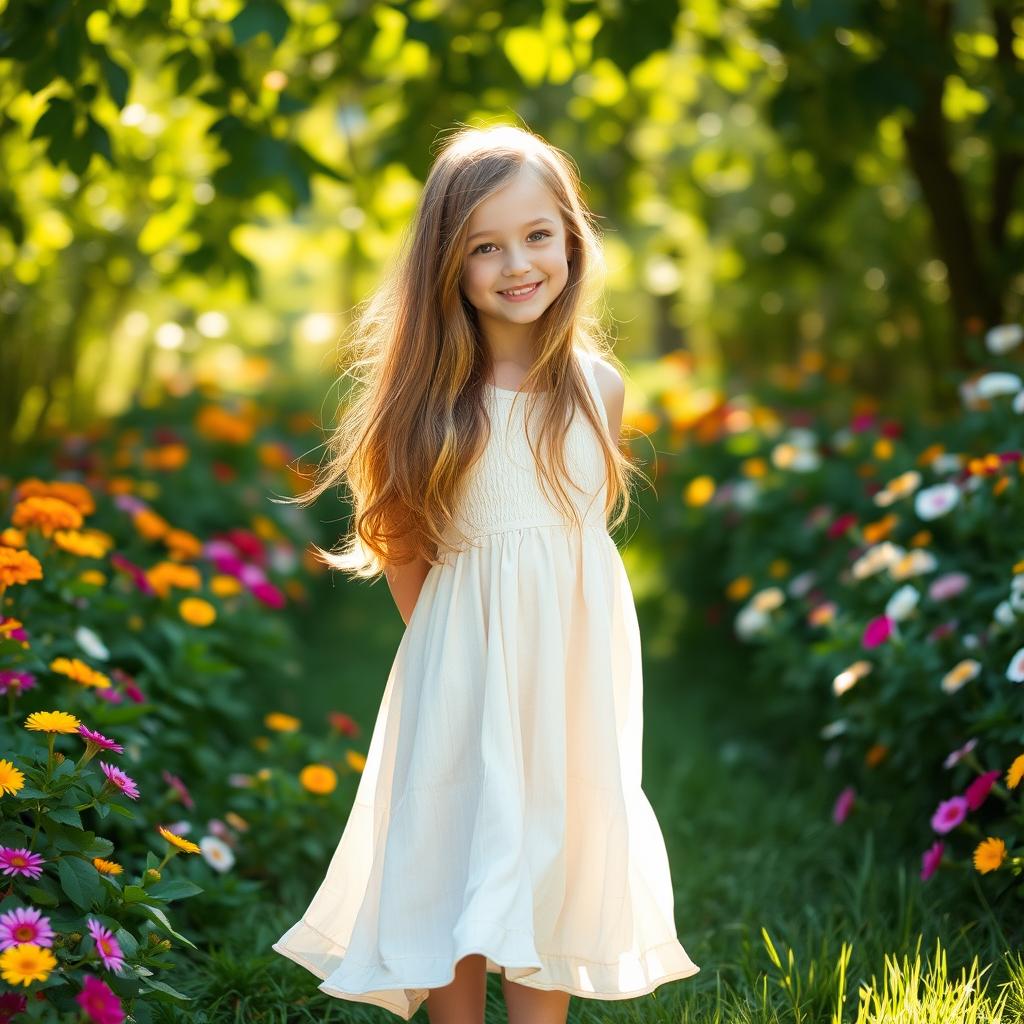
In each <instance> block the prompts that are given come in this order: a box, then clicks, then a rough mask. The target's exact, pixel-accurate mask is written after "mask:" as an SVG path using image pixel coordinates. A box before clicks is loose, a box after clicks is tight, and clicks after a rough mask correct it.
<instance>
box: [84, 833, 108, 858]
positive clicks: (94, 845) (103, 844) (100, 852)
mask: <svg viewBox="0 0 1024 1024" xmlns="http://www.w3.org/2000/svg"><path fill="white" fill-rule="evenodd" d="M113 852H114V844H113V843H112V842H111V841H110V840H109V839H105V838H104V837H103V836H96V837H95V839H93V841H92V842H91V843H90V844H89V845H88V846H86V847H85V848H84V849H83V850H82V854H83V856H86V857H88V858H89V859H90V860H91V859H92V858H93V857H104V858H105V857H109V856H110V855H111V854H112V853H113Z"/></svg>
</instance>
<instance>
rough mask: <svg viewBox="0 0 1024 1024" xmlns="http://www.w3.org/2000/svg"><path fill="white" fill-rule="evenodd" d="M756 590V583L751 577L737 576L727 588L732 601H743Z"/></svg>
mask: <svg viewBox="0 0 1024 1024" xmlns="http://www.w3.org/2000/svg"><path fill="white" fill-rule="evenodd" d="M753 589H754V581H753V580H752V579H751V578H750V577H749V576H737V577H736V579H734V580H733V581H732V582H731V583H730V584H729V586H728V587H727V588H726V591H725V592H726V594H727V595H728V597H729V600H730V601H742V600H743V598H745V597H746V596H747V594H749V593H750V592H751V590H753Z"/></svg>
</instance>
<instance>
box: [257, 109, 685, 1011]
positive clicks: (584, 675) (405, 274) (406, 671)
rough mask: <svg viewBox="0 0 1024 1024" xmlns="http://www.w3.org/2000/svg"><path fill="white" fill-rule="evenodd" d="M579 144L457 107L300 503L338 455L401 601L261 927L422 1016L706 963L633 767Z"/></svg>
mask: <svg viewBox="0 0 1024 1024" xmlns="http://www.w3.org/2000/svg"><path fill="white" fill-rule="evenodd" d="M592 217H593V215H592V214H590V213H589V211H588V210H587V209H586V207H585V204H584V201H583V199H582V197H581V194H580V188H579V184H578V179H577V176H576V173H575V167H574V164H573V163H572V162H571V160H569V159H568V158H567V157H566V156H565V155H564V154H562V152H561V151H560V150H557V149H555V148H554V147H553V146H551V145H550V144H548V143H547V142H545V141H544V140H542V139H541V138H539V137H538V136H536V135H534V134H532V133H531V132H529V131H526V130H523V129H520V128H516V127H510V126H500V127H496V128H488V129H472V128H468V127H463V126H460V128H459V129H457V130H455V131H454V132H453V134H452V136H451V138H450V139H449V140H448V143H447V145H446V146H445V147H444V149H443V151H442V152H441V153H440V154H439V156H438V157H437V159H436V161H435V163H434V165H433V167H432V168H431V171H430V174H429V176H428V178H427V182H426V184H425V186H424V189H423V193H422V198H421V200H420V206H419V210H418V213H417V217H416V222H415V228H414V231H413V235H412V241H411V245H410V246H409V247H408V248H407V250H406V252H405V255H404V257H403V258H402V260H401V262H400V263H399V265H398V269H397V271H396V273H395V274H394V276H393V277H392V278H391V279H390V280H389V281H388V282H387V283H386V284H385V286H384V287H383V288H382V289H381V291H379V292H378V293H377V296H376V299H375V300H374V301H373V302H371V304H370V306H369V307H368V309H367V310H366V311H365V314H364V316H363V318H362V320H361V321H360V323H359V324H358V326H357V332H356V333H357V338H358V342H357V343H358V344H359V345H361V346H362V352H361V358H359V359H357V360H356V361H355V364H356V365H357V366H361V367H363V368H364V372H363V376H362V378H361V381H360V384H361V386H360V387H358V388H357V389H356V390H357V394H356V397H355V399H354V401H353V403H352V405H351V408H350V409H349V410H348V412H347V414H346V416H345V417H344V418H343V422H342V425H341V426H340V427H339V428H338V430H337V432H336V433H335V435H334V437H333V438H332V442H331V446H332V450H333V452H334V457H333V459H332V460H331V462H330V463H329V465H328V467H327V472H326V473H325V474H324V475H323V477H322V479H321V480H319V481H318V482H317V483H316V484H315V485H314V487H313V488H312V489H311V490H310V491H309V492H308V493H307V494H306V495H303V496H302V497H301V498H299V499H297V500H298V501H299V502H300V503H304V504H308V503H309V502H311V501H312V500H314V499H315V498H316V497H317V496H318V495H319V494H321V493H322V492H323V491H324V490H325V489H326V488H327V487H328V486H330V485H331V484H332V483H333V482H335V481H337V480H339V479H341V478H342V477H344V479H345V480H346V481H347V484H348V486H349V488H350V490H351V494H352V499H353V508H354V533H353V535H352V537H351V539H350V542H349V543H348V545H347V546H346V547H345V548H344V549H343V550H342V551H340V552H337V551H335V552H325V551H322V550H320V549H318V551H319V554H320V556H321V557H322V558H323V559H324V561H326V562H327V563H328V564H330V565H333V566H336V567H340V568H342V569H345V570H346V571H348V572H349V573H351V574H352V575H354V576H362V577H370V576H379V574H380V573H381V572H383V573H384V575H385V576H386V578H387V580H388V585H389V587H390V588H391V592H392V594H393V596H394V600H395V602H396V604H397V605H398V609H399V612H400V613H401V615H402V618H403V620H404V621H405V622H406V630H405V633H404V635H403V636H402V640H401V643H400V644H399V647H398V652H397V654H396V656H395V660H394V663H393V665H392V668H391V672H390V675H389V677H388V681H387V684H386V687H385V690H384V694H383V697H382V699H381V705H380V710H379V712H378V715H377V720H376V724H375V726H374V730H373V734H372V737H371V739H370V744H369V750H368V753H367V759H366V764H365V767H364V769H363V774H362V777H361V778H360V781H359V786H358V791H357V793H356V799H355V804H354V806H353V808H352V811H351V814H350V817H349V819H348V822H347V824H346V825H345V828H344V831H343V833H342V835H341V838H340V841H339V843H338V847H337V850H336V852H335V854H334V857H333V859H332V860H331V863H330V865H329V867H328V869H327V874H326V877H325V878H324V880H323V882H322V883H321V885H320V887H319V889H318V890H317V892H316V895H315V896H314V897H313V900H312V902H311V904H310V905H309V907H308V909H307V910H306V912H305V914H304V915H303V916H302V918H301V919H300V920H299V921H298V922H297V923H296V924H294V925H293V926H292V927H291V928H290V929H289V930H288V931H287V932H286V933H285V934H284V935H283V936H282V937H281V938H280V939H279V940H278V941H277V942H276V943H274V945H273V948H274V949H275V950H277V952H279V953H282V954H283V955H284V956H287V957H290V958H291V959H293V960H295V961H296V962H298V963H300V964H302V965H303V966H304V967H306V968H307V969H308V970H310V971H311V972H313V973H314V974H315V975H317V976H318V977H319V978H322V979H323V983H322V984H321V985H320V986H319V988H320V989H321V990H322V991H324V992H327V993H328V994H330V995H332V996H337V997H339V998H342V999H350V1000H355V1001H359V1002H365V1003H373V1004H375V1005H377V1006H383V1007H385V1008H387V1009H388V1010H391V1011H392V1012H393V1013H395V1014H397V1015H398V1016H400V1017H402V1018H404V1019H406V1020H408V1019H409V1018H410V1017H412V1015H413V1014H414V1013H415V1012H416V1010H417V1009H418V1008H419V1007H420V1006H421V1004H423V1003H424V1002H426V1005H427V1014H428V1017H429V1019H430V1021H431V1024H469V1022H480V1021H482V1020H483V1015H484V999H485V994H486V978H487V974H486V972H488V971H490V972H493V973H497V972H501V975H502V989H503V992H504V995H505V999H506V1002H507V1004H508V1010H509V1019H510V1022H511V1024H564V1021H565V1020H566V1015H567V1011H568V1005H569V996H570V994H574V995H577V996H582V997H586V998H591V999H626V998H630V997H634V996H639V995H642V994H644V993H647V992H651V991H652V990H653V989H654V988H656V987H657V986H658V985H661V984H663V983H664V982H667V981H671V980H673V979H677V978H686V977H689V976H690V975H693V974H696V973H697V971H698V970H699V969H700V968H699V967H698V966H697V965H696V964H694V963H693V962H692V961H691V960H690V958H689V957H688V956H687V954H686V952H685V950H684V949H683V947H682V946H681V945H680V943H679V941H678V939H677V936H676V928H675V923H674V920H673V895H672V883H671V879H670V875H669V865H668V858H667V855H666V849H665V843H664V840H663V837H662V834H661V831H660V828H659V825H658V822H657V820H656V818H655V816H654V812H653V810H652V809H651V805H650V803H649V802H648V800H647V797H646V796H645V794H644V791H643V789H642V788H641V785H640V762H641V738H642V735H641V734H642V717H643V712H642V704H641V698H642V679H641V668H640V637H639V633H638V629H637V619H636V610H635V607H634V604H633V597H632V594H631V592H630V588H629V582H628V579H627V577H626V572H625V568H624V566H623V563H622V560H621V558H620V556H619V552H618V549H617V548H616V546H615V543H614V542H613V540H612V539H611V536H610V533H609V524H608V515H609V513H610V511H611V510H612V508H613V507H614V505H615V504H616V502H617V501H618V499H619V498H621V499H622V503H621V507H620V509H619V512H618V515H617V516H616V517H615V518H614V520H613V522H612V524H611V525H612V526H613V527H614V526H615V525H617V524H618V523H619V522H621V521H622V519H623V517H624V516H625V515H626V510H627V508H628V506H629V498H628V483H629V479H630V474H631V473H632V472H636V473H639V470H636V469H635V468H634V467H633V466H632V465H631V463H629V461H628V460H627V459H626V458H625V457H624V456H623V455H622V454H621V453H620V452H619V449H618V443H617V440H618V435H619V428H620V424H621V417H622V408H623V396H624V385H623V381H622V377H621V376H620V374H619V372H618V370H616V369H614V368H613V367H612V365H611V362H610V357H608V361H606V360H605V359H601V358H599V354H600V353H604V354H605V355H606V356H607V353H606V351H605V349H604V347H603V345H602V343H601V342H600V341H599V340H598V338H599V334H598V327H597V320H596V318H595V317H594V315H593V314H592V313H591V311H590V309H589V304H590V303H592V302H593V301H594V299H595V298H596V296H597V294H598V292H597V289H596V287H592V285H593V282H594V279H595V278H596V276H597V270H598V268H599V266H600V265H601V250H600V242H599V238H598V234H597V231H596V229H595V227H594V226H593V222H592Z"/></svg>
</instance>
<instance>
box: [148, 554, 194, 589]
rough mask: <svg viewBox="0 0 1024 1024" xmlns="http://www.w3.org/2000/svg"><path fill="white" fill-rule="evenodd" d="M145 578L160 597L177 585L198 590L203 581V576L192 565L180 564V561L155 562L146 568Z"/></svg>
mask: <svg viewBox="0 0 1024 1024" xmlns="http://www.w3.org/2000/svg"><path fill="white" fill-rule="evenodd" d="M146 579H147V580H149V584H150V586H151V587H152V588H153V589H154V590H155V591H156V592H157V593H158V594H159V595H160V596H161V597H166V596H167V595H168V594H169V593H170V590H171V587H177V588H178V589H179V590H198V589H199V588H200V587H201V586H202V583H203V578H202V576H201V575H200V574H199V570H198V569H197V568H196V567H195V566H194V565H182V563H181V562H157V564H156V565H154V566H152V567H151V568H149V569H147V570H146Z"/></svg>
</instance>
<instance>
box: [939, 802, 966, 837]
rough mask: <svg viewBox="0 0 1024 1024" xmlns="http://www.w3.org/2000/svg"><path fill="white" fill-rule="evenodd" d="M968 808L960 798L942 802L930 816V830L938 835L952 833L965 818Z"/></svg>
mask: <svg viewBox="0 0 1024 1024" xmlns="http://www.w3.org/2000/svg"><path fill="white" fill-rule="evenodd" d="M968 810H969V806H968V803H967V800H966V799H965V798H964V797H962V796H954V797H951V798H950V799H949V800H943V802H942V803H941V804H939V806H938V807H937V808H936V809H935V813H934V814H933V815H932V828H933V829H934V830H935V831H936V832H938V833H940V834H944V833H946V832H952V831H953V829H955V828H956V827H957V825H959V824H960V822H962V821H963V820H964V818H966V817H967V811H968Z"/></svg>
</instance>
